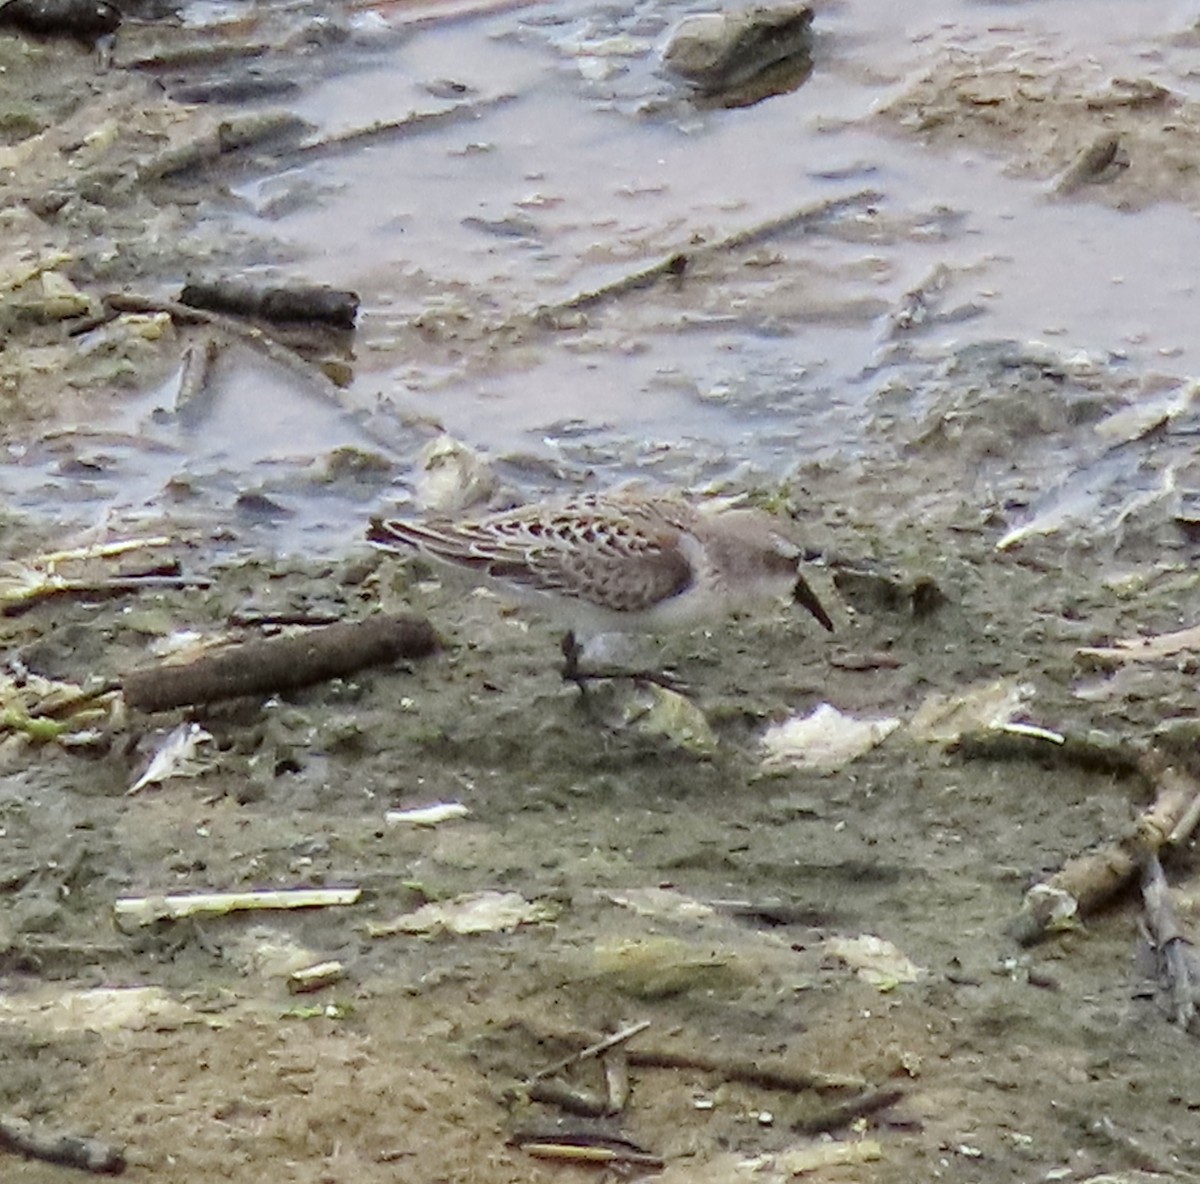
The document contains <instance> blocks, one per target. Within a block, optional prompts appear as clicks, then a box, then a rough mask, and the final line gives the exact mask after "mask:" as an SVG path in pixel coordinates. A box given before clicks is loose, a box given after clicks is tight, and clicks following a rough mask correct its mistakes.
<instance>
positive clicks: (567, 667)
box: [562, 629, 588, 695]
mask: <svg viewBox="0 0 1200 1184" xmlns="http://www.w3.org/2000/svg"><path fill="white" fill-rule="evenodd" d="M562 653H563V672H562V676H563V682H573V683H574V684H575V685H576V686H577V687H578V688H579V693H580V694H584V695H585V694H587V677H588V676H587V675H586V674H584V673H583V671H581V670H580V669H579V655H580V654H581V653H583V646H581V645H580V644H579V638H577V637H576V636H575V630H574V629H568V630H567V631H566V633H564V634H563V639H562Z"/></svg>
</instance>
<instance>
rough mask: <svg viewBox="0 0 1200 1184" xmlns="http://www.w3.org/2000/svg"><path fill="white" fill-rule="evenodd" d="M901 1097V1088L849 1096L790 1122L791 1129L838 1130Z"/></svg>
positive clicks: (808, 1132)
mask: <svg viewBox="0 0 1200 1184" xmlns="http://www.w3.org/2000/svg"><path fill="white" fill-rule="evenodd" d="M903 1097H904V1091H903V1090H901V1089H895V1088H886V1089H876V1090H872V1091H871V1092H870V1093H866V1094H863V1095H862V1096H861V1097H858V1098H851V1099H849V1100H848V1101H846V1102H841V1103H839V1104H838V1105H836V1106H831V1107H830V1108H829V1109H828V1110H826V1111H824V1112H823V1113H821V1114H815V1115H813V1116H812V1117H811V1118H802V1119H801V1120H800V1121H799V1122H795V1123H793V1124H792V1129H793V1130H794V1131H799V1132H800V1133H801V1134H805V1135H820V1134H825V1133H826V1132H828V1131H835V1130H839V1129H840V1128H841V1127H844V1126H849V1125H850V1124H851V1123H852V1122H854V1121H855V1119H858V1118H864V1117H866V1115H868V1114H878V1113H879V1111H880V1110H886V1109H887V1108H888V1107H889V1106H894V1105H895V1104H896V1103H897V1102H898V1101H900V1099H901V1098H903Z"/></svg>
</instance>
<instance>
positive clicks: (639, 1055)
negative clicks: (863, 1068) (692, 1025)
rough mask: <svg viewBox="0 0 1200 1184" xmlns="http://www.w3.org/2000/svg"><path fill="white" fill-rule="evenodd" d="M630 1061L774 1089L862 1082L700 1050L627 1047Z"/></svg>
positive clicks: (835, 1086)
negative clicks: (709, 1054)
mask: <svg viewBox="0 0 1200 1184" xmlns="http://www.w3.org/2000/svg"><path fill="white" fill-rule="evenodd" d="M625 1055H626V1057H627V1059H628V1061H629V1063H630V1064H631V1065H633V1066H634V1067H636V1068H643V1069H696V1070H698V1071H699V1072H701V1073H715V1074H717V1076H719V1077H721V1078H723V1079H724V1080H726V1081H741V1082H744V1083H745V1084H746V1085H757V1086H759V1087H760V1088H762V1089H777V1090H781V1091H782V1092H784V1093H804V1092H805V1091H807V1090H816V1091H818V1092H821V1091H825V1090H839V1089H860V1088H862V1086H863V1085H864V1084H865V1083H864V1082H861V1081H856V1080H851V1079H849V1078H837V1077H825V1076H822V1075H821V1074H819V1073H800V1072H794V1071H793V1070H790V1069H785V1068H782V1067H772V1066H770V1065H760V1064H757V1063H756V1062H753V1061H722V1060H718V1059H717V1058H716V1057H706V1056H703V1055H701V1054H700V1053H691V1052H670V1051H665V1050H662V1049H634V1048H631V1049H628V1050H627V1051H626V1054H625Z"/></svg>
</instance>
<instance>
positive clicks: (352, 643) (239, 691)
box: [122, 613, 438, 711]
mask: <svg viewBox="0 0 1200 1184" xmlns="http://www.w3.org/2000/svg"><path fill="white" fill-rule="evenodd" d="M437 646H438V638H437V634H436V633H435V632H434V629H433V626H432V625H430V623H429V622H428V621H427V620H425V619H424V618H423V617H416V616H411V615H405V614H398V615H388V614H383V613H380V614H377V615H375V616H372V617H367V618H366V619H365V620H362V621H343V622H340V623H339V624H336V625H326V626H323V627H321V628H319V629H310V630H308V631H307V632H305V633H302V634H297V635H292V636H286V637H267V638H255V639H254V640H252V641H246V642H242V643H241V644H240V645H235V646H231V647H229V648H227V649H223V650H221V651H219V652H217V653H212V654H205V655H203V656H201V657H199V658H197V659H196V660H195V661H194V662H187V663H177V664H167V663H164V664H161V665H157V666H145V667H142V668H141V669H139V670H132V671H130V673H129V674H127V675H126V676H125V678H124V679H123V680H122V690H123V691H124V694H125V701H126V703H128V704H129V706H130V707H133V708H135V709H137V710H139V711H168V710H170V709H171V708H174V707H183V706H186V705H190V704H201V703H215V702H219V701H220V700H222V699H234V698H240V697H241V696H243V695H269V694H274V693H277V692H282V691H294V690H297V689H299V688H301V687H306V686H311V685H313V684H314V683H318V682H324V681H326V680H328V679H331V678H343V677H345V676H346V675H349V674H353V673H355V672H356V671H358V670H362V669H364V668H365V667H369V666H382V665H386V664H388V663H391V662H395V661H397V660H399V659H401V658H424V657H427V656H428V655H429V654H431V653H433V652H434V650H436V649H437Z"/></svg>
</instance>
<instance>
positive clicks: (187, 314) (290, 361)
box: [104, 292, 343, 407]
mask: <svg viewBox="0 0 1200 1184" xmlns="http://www.w3.org/2000/svg"><path fill="white" fill-rule="evenodd" d="M104 305H105V307H106V308H110V309H112V310H113V311H114V312H118V313H122V312H134V313H166V315H167V316H169V317H170V318H171V320H173V321H175V322H176V323H177V324H181V325H212V326H214V327H215V328H218V329H222V330H223V331H224V332H226V333H229V334H230V335H232V336H234V337H237V338H240V339H241V340H242V341H245V342H246V343H247V344H249V345H250V346H251V347H253V348H254V349H256V350H258V351H259V352H260V353H263V354H265V355H266V356H267V357H268V358H270V359H271V361H272V362H275V363H276V364H277V365H279V366H282V367H284V368H285V369H287V370H290V371H292V372H293V373H298V374H300V375H302V376H303V377H304V378H305V379H306V380H308V381H309V382H311V383H313V384H315V385H316V386H317V387H318V388H319V389H320V391H321V394H322V395H323V396H324V397H325V398H326V399H328V400H329V401H330V402H331V403H333V404H334V405H336V406H338V407H341V406H342V405H343V401H342V398H341V395H340V394H339V393H338V389H337V387H336V386H335V385H334V383H333V382H332V381H331V380H330V379H329V378H327V377H326V376H325V373H324V371H322V370H321V369H320V368H319V367H316V366H310V365H309V364H308V363H307V362H306V361H305V360H304V359H303V358H302V357H300V356H299V354H296V353H294V352H293V351H292V350H290V349H288V348H287V346H285V345H281V344H280V343H279V342H278V341H276V340H275V338H273V337H272V336H271V335H270V334H269V333H265V332H263V330H262V329H259V328H258V327H257V326H255V325H247V324H245V322H243V321H239V320H238V319H237V317H231V316H227V315H226V314H225V313H220V312H209V311H208V310H207V309H203V308H191V307H189V306H188V305H186V304H181V303H180V302H179V301H178V300H156V299H155V298H154V297H152V296H138V295H135V294H133V293H129V292H110V293H109V294H108V295H107V296H105V297H104Z"/></svg>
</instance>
